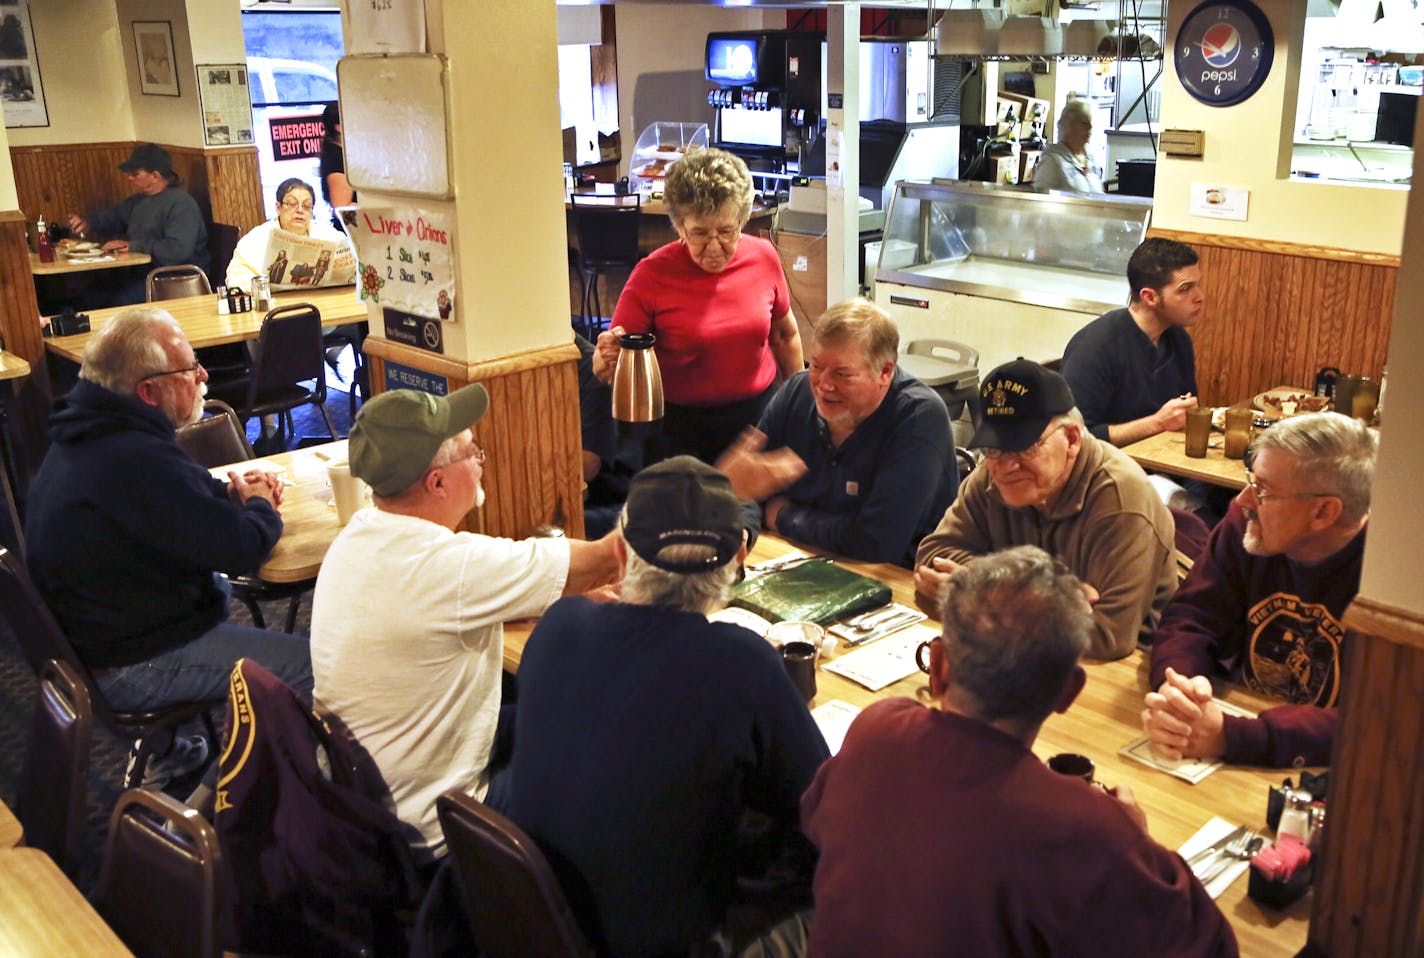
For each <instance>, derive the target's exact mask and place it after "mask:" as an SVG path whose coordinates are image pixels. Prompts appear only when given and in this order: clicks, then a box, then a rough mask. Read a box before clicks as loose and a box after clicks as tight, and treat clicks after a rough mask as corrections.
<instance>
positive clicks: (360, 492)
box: [326, 461, 366, 526]
mask: <svg viewBox="0 0 1424 958" xmlns="http://www.w3.org/2000/svg"><path fill="white" fill-rule="evenodd" d="M326 477H327V479H329V480H330V481H331V498H332V501H334V502H335V503H336V521H337V522H339V523H340V524H341V525H343V526H344V525H346V523H348V522H350V521H351V517H352V516H353V515H355V514H356V510H357V509H360V508H361V506H363V505H364V504H365V500H366V484H365V483H364V482H362V481H361V480H360V479H357V478H356V477H355V476H353V475H351V465H350V463H347V462H345V461H342V462H329V463H327V464H326Z"/></svg>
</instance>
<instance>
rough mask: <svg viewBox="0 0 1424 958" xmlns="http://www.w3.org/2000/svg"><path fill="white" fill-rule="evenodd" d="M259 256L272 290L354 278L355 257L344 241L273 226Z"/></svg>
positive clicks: (343, 282)
mask: <svg viewBox="0 0 1424 958" xmlns="http://www.w3.org/2000/svg"><path fill="white" fill-rule="evenodd" d="M262 259H263V262H265V263H266V267H265V269H264V272H265V273H266V274H267V282H268V283H270V284H271V286H272V289H273V290H274V291H275V290H283V289H310V288H313V287H316V286H350V285H351V284H352V283H354V282H355V281H356V257H355V255H353V254H352V252H351V247H350V246H349V245H348V244H346V243H339V242H333V241H331V240H321V239H315V238H314V237H311V236H301V235H299V234H297V233H288V232H287V231H286V230H280V229H274V230H273V231H272V233H271V236H270V237H269V238H268V240H267V253H266V254H265V255H264V256H263V257H262Z"/></svg>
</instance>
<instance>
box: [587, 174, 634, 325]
mask: <svg viewBox="0 0 1424 958" xmlns="http://www.w3.org/2000/svg"><path fill="white" fill-rule="evenodd" d="M570 197H571V199H572V201H573V214H574V232H575V233H576V234H577V236H578V269H579V277H580V278H581V280H582V281H583V292H582V295H581V296H580V298H579V322H580V324H581V325H582V326H583V329H582V330H581V332H582V333H583V334H584V336H585V337H587V338H588V339H590V340H593V339H597V338H598V331H599V329H601V328H602V326H603V306H602V304H601V303H600V302H599V298H598V280H599V278H600V277H602V276H603V275H605V274H607V273H610V272H614V271H618V270H625V271H629V272H631V271H632V269H633V267H634V266H636V265H638V260H640V259H642V255H643V254H642V252H641V251H640V250H639V248H638V225H639V223H640V222H641V221H642V213H641V202H642V201H641V198H640V197H639V195H638V194H637V193H629V194H627V195H610V194H606V193H599V194H583V193H572V194H570ZM590 304H591V305H592V311H590Z"/></svg>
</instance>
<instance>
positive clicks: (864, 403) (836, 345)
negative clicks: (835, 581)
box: [718, 299, 959, 566]
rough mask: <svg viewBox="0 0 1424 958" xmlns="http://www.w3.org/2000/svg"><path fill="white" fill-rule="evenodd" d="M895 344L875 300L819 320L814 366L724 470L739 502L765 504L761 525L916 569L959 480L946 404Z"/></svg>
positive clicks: (790, 383)
mask: <svg viewBox="0 0 1424 958" xmlns="http://www.w3.org/2000/svg"><path fill="white" fill-rule="evenodd" d="M899 345H900V334H899V332H898V331H897V330H896V329H895V324H894V323H893V322H892V321H891V320H890V317H889V316H888V315H886V313H885V311H884V310H882V309H880V307H878V306H876V305H875V304H874V303H871V302H869V301H867V300H864V299H851V300H846V301H844V302H841V303H837V304H836V305H834V306H832V307H831V308H830V309H828V310H827V311H826V312H825V313H824V314H823V315H822V316H821V319H820V321H819V322H818V323H817V324H816V329H815V333H814V335H813V337H812V341H811V351H810V368H809V369H807V370H806V371H805V372H802V373H798V374H797V375H795V376H792V377H791V378H790V379H789V380H787V382H786V384H785V385H784V386H782V388H781V389H780V390H779V391H778V392H777V394H776V395H775V396H774V397H773V398H772V400H771V402H770V404H768V406H767V408H766V411H765V412H764V413H763V414H762V417H761V422H760V424H759V426H758V429H759V433H757V432H752V431H749V432H748V434H747V435H744V436H742V437H741V438H740V439H738V441H737V442H736V443H735V444H734V445H733V446H732V447H731V448H730V449H729V450H728V451H727V453H726V454H725V455H724V456H723V457H722V459H721V461H720V462H719V463H718V467H719V468H721V469H722V470H723V471H724V472H726V473H727V475H728V476H730V477H731V479H732V482H733V484H734V485H735V487H736V489H737V493H738V494H739V495H741V496H742V497H743V498H746V499H754V500H756V501H759V502H761V503H762V510H763V524H764V526H765V528H767V529H771V530H774V531H776V532H777V533H779V534H781V535H783V536H785V537H787V538H788V539H792V540H795V541H796V542H799V543H802V544H804V545H806V546H809V547H811V548H813V549H816V550H820V551H826V552H834V553H837V554H839V555H843V556H847V557H849V558H853V559H863V560H865V561H867V562H898V563H900V564H901V565H905V566H909V565H910V564H911V562H912V560H913V558H914V554H915V545H916V544H917V543H918V542H919V541H920V539H921V538H922V537H923V536H924V535H925V534H926V533H928V532H929V531H930V530H932V529H933V528H934V526H935V523H936V522H938V521H939V517H940V516H942V515H944V511H945V509H947V508H949V504H950V503H951V502H953V501H954V495H955V492H956V490H957V489H958V488H959V473H958V470H957V468H956V466H955V461H954V438H953V435H952V433H951V432H950V425H949V412H948V410H947V409H945V405H944V401H943V400H942V399H940V397H939V395H938V394H936V393H935V391H934V390H932V389H930V388H929V387H928V386H926V385H925V384H924V383H922V382H920V381H919V380H918V379H915V378H914V377H913V376H911V375H909V374H908V373H906V372H905V371H904V370H902V369H900V368H898V367H897V366H896V364H895V355H896V351H897V349H898V348H899ZM763 449H769V450H771V452H763V451H762V450H763Z"/></svg>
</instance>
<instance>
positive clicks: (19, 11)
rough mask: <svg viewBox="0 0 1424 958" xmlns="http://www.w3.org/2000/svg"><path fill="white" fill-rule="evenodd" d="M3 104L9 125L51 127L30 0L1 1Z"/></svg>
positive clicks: (0, 80)
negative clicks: (32, 25)
mask: <svg viewBox="0 0 1424 958" xmlns="http://www.w3.org/2000/svg"><path fill="white" fill-rule="evenodd" d="M0 103H3V104H4V113H5V125H6V126H11V127H19V126H49V112H48V110H46V109H45V98H44V85H43V84H42V83H41V82H40V61H39V57H38V55H37V54H36V53H35V35H34V30H33V29H32V28H31V27H30V5H29V0H8V2H7V0H0Z"/></svg>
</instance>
